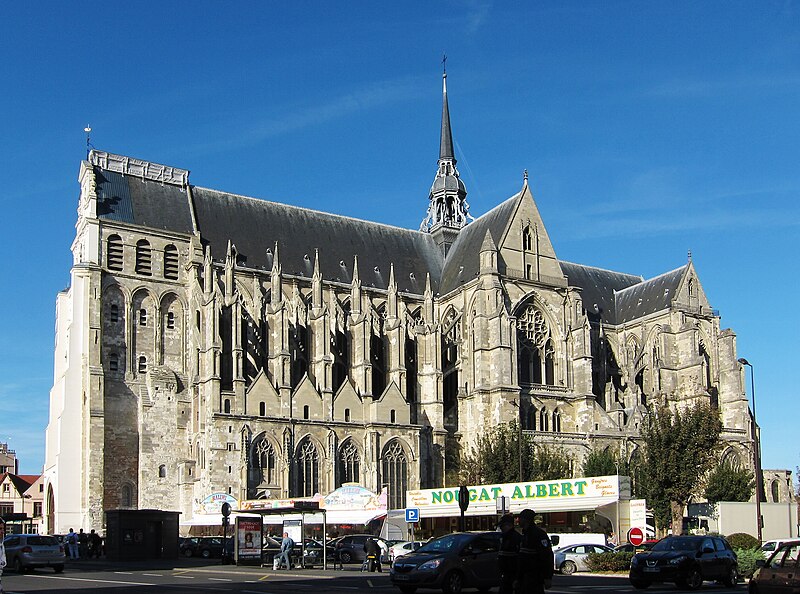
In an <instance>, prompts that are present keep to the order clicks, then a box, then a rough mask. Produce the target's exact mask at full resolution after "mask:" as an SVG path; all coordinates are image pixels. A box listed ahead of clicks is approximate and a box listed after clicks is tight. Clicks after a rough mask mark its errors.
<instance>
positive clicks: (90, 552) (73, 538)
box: [64, 528, 103, 559]
mask: <svg viewBox="0 0 800 594" xmlns="http://www.w3.org/2000/svg"><path fill="white" fill-rule="evenodd" d="M64 544H65V545H66V546H65V547H64V549H65V551H66V553H67V557H69V558H70V559H91V558H92V557H96V558H97V559H99V558H100V555H101V553H102V552H103V538H102V537H101V536H100V535H99V534H97V532H95V531H94V530H92V531H91V532H89V533H88V534H87V533H86V532H84V531H83V528H81V529H80V532H75V531H74V530H73V529H72V528H70V529H69V533H67V535H66V536H65V537H64Z"/></svg>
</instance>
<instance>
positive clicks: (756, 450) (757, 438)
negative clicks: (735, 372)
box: [739, 358, 764, 542]
mask: <svg viewBox="0 0 800 594" xmlns="http://www.w3.org/2000/svg"><path fill="white" fill-rule="evenodd" d="M739 363H740V364H741V365H744V366H746V367H749V368H750V393H751V394H752V395H753V454H754V456H755V467H756V527H757V529H758V542H761V536H762V534H761V530H762V524H763V522H762V519H761V497H762V490H761V487H762V485H763V482H764V480H763V477H762V476H761V435H760V432H759V430H758V421H757V417H756V383H755V379H754V374H753V366H752V365H750V362H749V361H748V360H747V359H744V358H742V359H739Z"/></svg>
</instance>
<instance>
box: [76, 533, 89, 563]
mask: <svg viewBox="0 0 800 594" xmlns="http://www.w3.org/2000/svg"><path fill="white" fill-rule="evenodd" d="M78 555H80V558H81V559H86V557H88V556H89V535H88V534H86V533H85V532H84V531H83V528H81V529H80V532H78Z"/></svg>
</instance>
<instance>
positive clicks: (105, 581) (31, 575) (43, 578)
mask: <svg viewBox="0 0 800 594" xmlns="http://www.w3.org/2000/svg"><path fill="white" fill-rule="evenodd" d="M29 577H34V578H39V579H42V580H68V581H73V582H93V583H95V584H123V585H125V586H157V585H158V584H153V583H151V582H123V581H120V580H97V579H89V578H76V577H61V576H55V575H33V574H29Z"/></svg>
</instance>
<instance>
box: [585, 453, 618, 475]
mask: <svg viewBox="0 0 800 594" xmlns="http://www.w3.org/2000/svg"><path fill="white" fill-rule="evenodd" d="M618 468H620V463H619V459H618V458H617V457H616V456H615V455H614V454H612V453H611V452H609V451H608V450H592V451H591V452H589V454H588V455H587V456H586V458H584V460H583V467H582V470H583V473H582V474H583V476H609V475H612V474H617V469H618Z"/></svg>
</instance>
